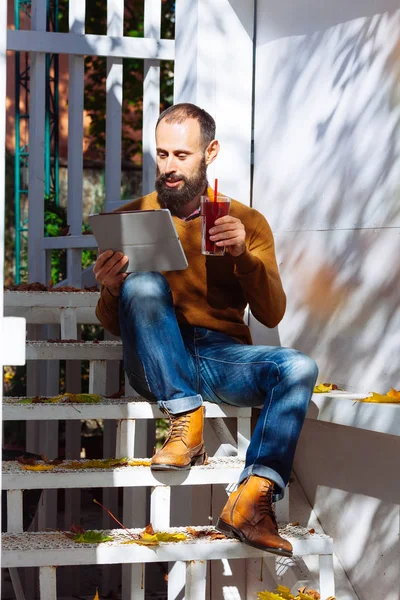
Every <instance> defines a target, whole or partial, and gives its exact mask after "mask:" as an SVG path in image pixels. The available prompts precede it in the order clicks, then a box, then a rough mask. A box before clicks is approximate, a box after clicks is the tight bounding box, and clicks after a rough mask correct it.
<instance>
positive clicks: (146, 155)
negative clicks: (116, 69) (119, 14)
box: [142, 0, 161, 194]
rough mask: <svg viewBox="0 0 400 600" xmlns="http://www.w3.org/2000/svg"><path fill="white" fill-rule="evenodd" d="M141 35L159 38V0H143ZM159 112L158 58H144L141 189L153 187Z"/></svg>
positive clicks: (145, 191)
mask: <svg viewBox="0 0 400 600" xmlns="http://www.w3.org/2000/svg"><path fill="white" fill-rule="evenodd" d="M144 36H145V37H149V38H154V39H160V36H161V0H145V3H144ZM159 114H160V61H159V60H145V61H144V81H143V133H142V136H143V171H142V193H143V194H149V193H150V192H152V191H153V190H154V179H155V176H156V143H155V137H154V129H155V126H156V123H157V119H158V116H159Z"/></svg>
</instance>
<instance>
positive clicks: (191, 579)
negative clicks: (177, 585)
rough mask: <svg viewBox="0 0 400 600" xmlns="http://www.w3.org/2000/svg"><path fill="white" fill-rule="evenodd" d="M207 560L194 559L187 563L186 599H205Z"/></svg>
mask: <svg viewBox="0 0 400 600" xmlns="http://www.w3.org/2000/svg"><path fill="white" fill-rule="evenodd" d="M206 579H207V561H205V560H192V561H187V563H186V586H185V600H205V598H206Z"/></svg>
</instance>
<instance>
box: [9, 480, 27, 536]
mask: <svg viewBox="0 0 400 600" xmlns="http://www.w3.org/2000/svg"><path fill="white" fill-rule="evenodd" d="M22 495H23V490H12V489H10V490H8V491H7V531H9V532H12V533H21V531H23V496H22Z"/></svg>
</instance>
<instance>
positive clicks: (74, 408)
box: [3, 396, 251, 421]
mask: <svg viewBox="0 0 400 600" xmlns="http://www.w3.org/2000/svg"><path fill="white" fill-rule="evenodd" d="M49 399H50V398H49ZM204 408H205V417H206V418H207V419H216V418H228V417H237V418H250V417H251V408H250V407H239V406H230V405H229V404H214V403H213V402H204ZM162 418H164V419H165V418H166V417H165V414H164V413H162V412H161V410H160V409H159V408H158V405H157V403H156V402H148V401H147V400H144V399H143V398H140V397H135V398H132V397H126V398H118V399H113V398H104V397H101V401H100V402H98V403H91V404H82V403H80V402H79V403H70V402H62V401H59V402H52V403H33V402H29V398H27V397H20V398H18V397H10V396H8V397H7V396H6V397H4V398H3V420H4V421H20V420H22V421H23V420H64V419H66V420H71V419H72V420H77V419H162Z"/></svg>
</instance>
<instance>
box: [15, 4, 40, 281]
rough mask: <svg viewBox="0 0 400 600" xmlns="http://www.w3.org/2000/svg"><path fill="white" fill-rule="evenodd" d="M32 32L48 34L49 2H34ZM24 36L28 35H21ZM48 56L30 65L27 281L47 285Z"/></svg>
mask: <svg viewBox="0 0 400 600" xmlns="http://www.w3.org/2000/svg"><path fill="white" fill-rule="evenodd" d="M31 10H32V13H31V14H32V20H31V25H32V31H31V32H30V33H33V34H35V35H37V36H39V37H41V36H43V35H45V33H44V32H45V31H46V2H41V1H40V0H32V8H31ZM21 33H22V34H23V35H24V34H25V33H27V32H25V31H23V32H21ZM45 84H46V56H45V54H44V53H43V52H40V51H34V50H33V51H32V53H31V64H30V108H29V112H30V119H29V162H28V165H29V186H28V187H29V195H28V201H29V215H28V238H29V242H28V279H29V281H41V282H42V283H44V282H45V278H46V257H45V252H44V250H43V249H42V247H41V240H42V239H43V237H44V129H45V105H46V102H45Z"/></svg>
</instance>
